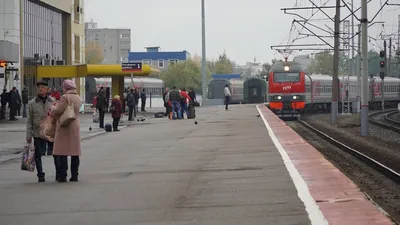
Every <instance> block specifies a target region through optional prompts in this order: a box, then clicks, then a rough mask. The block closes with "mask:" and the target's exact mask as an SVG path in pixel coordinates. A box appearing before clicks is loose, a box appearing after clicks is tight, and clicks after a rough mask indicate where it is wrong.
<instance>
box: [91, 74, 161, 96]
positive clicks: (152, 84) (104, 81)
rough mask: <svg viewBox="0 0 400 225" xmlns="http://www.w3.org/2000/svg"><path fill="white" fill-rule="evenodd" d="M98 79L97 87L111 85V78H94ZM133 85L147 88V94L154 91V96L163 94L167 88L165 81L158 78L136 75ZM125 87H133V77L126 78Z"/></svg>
mask: <svg viewBox="0 0 400 225" xmlns="http://www.w3.org/2000/svg"><path fill="white" fill-rule="evenodd" d="M94 79H95V81H96V89H100V87H111V78H94ZM133 86H134V88H138V89H140V90H141V89H143V88H145V89H146V92H147V94H150V93H152V95H153V96H162V94H163V92H164V88H165V84H164V81H162V80H160V79H157V78H149V77H134V78H133ZM124 87H132V81H131V78H125V80H124Z"/></svg>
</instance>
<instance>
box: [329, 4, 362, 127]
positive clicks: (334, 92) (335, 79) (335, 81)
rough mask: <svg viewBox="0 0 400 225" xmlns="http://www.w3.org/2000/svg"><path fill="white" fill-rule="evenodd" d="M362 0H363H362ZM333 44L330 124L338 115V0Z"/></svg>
mask: <svg viewBox="0 0 400 225" xmlns="http://www.w3.org/2000/svg"><path fill="white" fill-rule="evenodd" d="M363 1H364V0H363ZM365 1H366V0H365ZM334 37H335V44H334V52H333V76H332V88H333V90H332V108H331V124H335V123H336V122H337V116H338V97H339V96H338V95H339V50H340V49H339V48H340V43H339V39H340V0H336V14H335V33H334Z"/></svg>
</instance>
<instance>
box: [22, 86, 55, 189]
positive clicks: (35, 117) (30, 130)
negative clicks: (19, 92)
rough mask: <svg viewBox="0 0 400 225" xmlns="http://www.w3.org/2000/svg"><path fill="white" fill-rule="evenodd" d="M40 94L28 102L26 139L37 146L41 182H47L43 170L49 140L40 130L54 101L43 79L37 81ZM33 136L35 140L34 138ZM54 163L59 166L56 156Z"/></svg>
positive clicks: (38, 172)
mask: <svg viewBox="0 0 400 225" xmlns="http://www.w3.org/2000/svg"><path fill="white" fill-rule="evenodd" d="M36 86H37V88H38V95H37V96H36V97H35V98H34V99H32V100H31V101H30V102H29V103H28V110H29V113H28V122H27V126H26V141H27V142H28V143H32V141H33V144H34V146H35V163H36V170H37V176H38V181H39V182H45V173H44V172H43V165H42V155H43V153H44V152H46V144H47V140H45V139H43V137H42V135H41V132H40V122H41V121H42V120H43V119H45V118H46V116H47V113H48V112H49V110H50V109H51V107H52V105H53V103H54V101H53V99H52V98H51V97H49V96H48V95H47V89H48V84H47V82H46V81H44V80H41V81H38V82H37V83H36ZM32 138H33V140H32ZM54 164H55V166H56V168H57V158H56V157H54Z"/></svg>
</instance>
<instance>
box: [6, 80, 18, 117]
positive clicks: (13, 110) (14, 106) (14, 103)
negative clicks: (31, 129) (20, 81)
mask: <svg viewBox="0 0 400 225" xmlns="http://www.w3.org/2000/svg"><path fill="white" fill-rule="evenodd" d="M18 106H20V107H21V99H20V97H19V94H18V93H17V88H16V87H13V88H12V90H11V91H10V101H9V103H8V107H9V108H10V120H11V121H16V120H18V119H17V118H16V116H17V110H18Z"/></svg>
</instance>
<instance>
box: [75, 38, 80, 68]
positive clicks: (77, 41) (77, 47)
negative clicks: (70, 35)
mask: <svg viewBox="0 0 400 225" xmlns="http://www.w3.org/2000/svg"><path fill="white" fill-rule="evenodd" d="M74 50H75V60H74V61H75V62H76V63H80V62H81V37H79V35H75V43H74Z"/></svg>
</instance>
